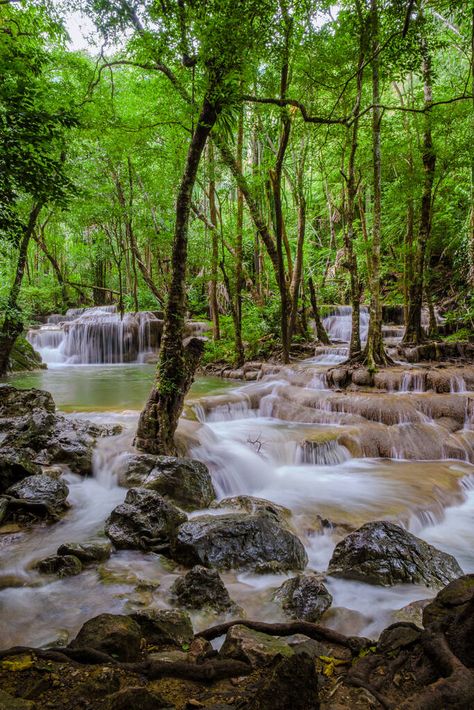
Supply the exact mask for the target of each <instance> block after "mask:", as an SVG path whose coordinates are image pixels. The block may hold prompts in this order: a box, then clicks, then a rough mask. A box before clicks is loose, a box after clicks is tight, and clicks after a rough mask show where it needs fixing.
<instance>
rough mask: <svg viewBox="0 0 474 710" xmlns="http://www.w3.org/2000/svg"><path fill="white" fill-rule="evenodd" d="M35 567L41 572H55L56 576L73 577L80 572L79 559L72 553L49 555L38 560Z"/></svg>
mask: <svg viewBox="0 0 474 710" xmlns="http://www.w3.org/2000/svg"><path fill="white" fill-rule="evenodd" d="M36 569H37V570H38V571H39V572H42V573H43V574H56V575H57V576H58V577H73V576H74V575H76V574H80V573H81V572H82V564H81V561H80V560H79V559H78V558H77V557H75V556H74V555H51V556H50V557H45V559H44V560H40V561H39V562H38V563H37V565H36Z"/></svg>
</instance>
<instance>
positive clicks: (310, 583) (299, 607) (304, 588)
mask: <svg viewBox="0 0 474 710" xmlns="http://www.w3.org/2000/svg"><path fill="white" fill-rule="evenodd" d="M274 598H275V600H276V601H278V602H280V603H281V606H282V608H283V610H284V611H285V613H286V614H287V615H288V616H289V617H290V618H292V619H301V620H303V621H312V622H316V621H319V619H320V618H321V616H322V615H323V614H324V612H325V611H327V609H329V607H330V606H331V604H332V596H331V595H330V594H329V592H328V590H327V589H326V587H325V586H324V584H323V583H322V582H321V581H320V579H318V577H317V576H316V575H312V574H300V575H298V576H297V577H292V579H288V580H287V581H286V582H284V583H283V584H282V585H281V587H279V588H278V589H277V591H276V592H275V595H274Z"/></svg>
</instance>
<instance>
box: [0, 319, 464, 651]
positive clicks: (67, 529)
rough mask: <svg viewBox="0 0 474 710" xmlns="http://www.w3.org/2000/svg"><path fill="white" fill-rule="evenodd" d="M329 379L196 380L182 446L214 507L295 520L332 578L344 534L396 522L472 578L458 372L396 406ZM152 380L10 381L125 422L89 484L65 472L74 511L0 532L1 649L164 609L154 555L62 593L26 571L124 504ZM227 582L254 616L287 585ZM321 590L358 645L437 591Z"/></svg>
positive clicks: (64, 375) (145, 373)
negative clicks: (250, 498) (240, 500)
mask: <svg viewBox="0 0 474 710" xmlns="http://www.w3.org/2000/svg"><path fill="white" fill-rule="evenodd" d="M73 322H74V321H73ZM53 325H54V324H53ZM324 355H325V353H319V357H321V359H322V360H324ZM326 356H327V357H331V353H326ZM317 357H318V354H317V355H316V358H317ZM326 369H327V367H325V366H324V365H322V364H321V361H317V360H316V361H315V360H314V359H313V360H309V361H306V362H305V363H303V364H302V365H301V366H299V367H293V368H288V370H286V371H285V370H282V371H280V373H278V374H277V375H272V376H266V377H264V378H263V380H262V381H259V382H256V383H251V384H242V385H238V384H236V383H235V382H234V383H230V382H229V381H225V380H220V379H216V378H199V379H197V381H196V383H195V384H194V386H193V389H192V391H191V393H190V395H189V397H188V401H187V405H186V409H185V413H184V416H183V422H182V424H183V426H182V427H181V437H182V439H183V440H184V441H186V442H187V446H188V451H189V453H190V455H191V456H194V457H196V458H198V459H200V460H202V461H204V462H205V463H206V464H207V466H208V467H209V469H210V471H211V474H212V476H213V480H214V484H215V488H216V491H217V494H218V498H219V499H222V498H225V497H229V496H233V495H239V494H249V495H254V496H258V497H262V498H267V499H269V500H272V501H274V502H275V503H279V504H282V505H284V506H286V507H287V508H290V509H291V511H292V514H293V516H292V524H293V526H294V528H295V531H296V532H297V534H298V535H299V536H300V538H301V540H302V541H303V543H304V545H305V547H306V550H307V552H308V557H309V565H308V568H309V569H312V570H318V571H324V570H325V569H326V567H327V564H328V561H329V559H330V556H331V554H332V551H333V549H334V546H335V544H336V543H337V541H338V540H340V539H341V538H342V537H343V536H344V535H345V534H347V531H348V530H350V529H353V528H354V527H357V526H359V525H361V524H363V523H365V522H367V521H369V520H378V519H391V520H395V521H398V522H399V523H400V524H402V525H404V526H406V527H407V528H408V529H410V530H412V531H413V532H414V533H415V534H417V535H419V536H420V537H422V538H423V539H425V540H427V541H429V542H431V543H432V544H435V545H436V546H437V547H439V548H440V549H443V550H446V551H448V552H450V553H451V554H453V555H455V556H456V557H457V559H458V561H459V562H460V564H461V565H462V567H463V569H464V570H465V571H466V572H471V571H474V525H473V523H474V488H473V481H474V466H473V465H472V461H473V460H474V448H473V447H474V402H473V398H472V394H470V393H469V388H468V387H467V386H466V382H465V381H464V379H462V375H461V374H455V375H453V378H454V379H453V380H452V386H451V393H449V392H448V393H447V394H445V395H438V394H435V393H430V392H426V387H425V385H426V379H423V378H421V379H418V378H417V376H416V374H415V376H414V377H408V379H406V380H402V379H401V382H402V386H401V387H398V388H397V389H399V390H401V391H394V392H393V393H387V392H383V393H380V392H371V393H358V392H351V393H337V392H334V391H330V390H328V388H327V380H326V374H325V373H326ZM153 376H154V368H153V367H152V366H150V365H146V364H142V365H139V364H128V365H119V364H115V365H114V364H102V365H90V364H89V365H87V364H86V365H80V366H79V365H76V366H74V365H70V364H69V365H68V364H67V363H64V364H63V365H62V366H61V367H56V368H54V369H50V370H44V371H39V372H34V373H27V374H21V375H16V376H11V377H10V378H9V381H11V382H12V383H14V384H16V385H17V386H19V387H40V388H43V389H46V390H49V391H50V392H51V393H52V395H53V397H54V399H55V401H56V403H57V406H58V408H60V409H61V410H63V411H65V412H67V416H70V415H71V414H72V413H73V412H74V413H75V416H81V417H87V418H89V419H94V420H96V421H98V422H108V423H110V422H119V423H121V424H122V425H123V432H122V433H121V434H120V435H118V436H116V437H111V438H105V439H101V440H99V443H98V446H97V449H96V452H95V455H94V475H93V477H91V478H87V479H82V478H80V477H78V476H76V475H74V474H72V473H70V472H69V471H67V470H66V471H65V474H64V475H65V478H66V480H67V482H68V485H69V488H70V495H69V502H70V503H71V507H70V509H69V510H68V512H67V514H66V515H65V517H64V518H63V519H62V520H61V521H60V522H58V523H56V524H54V525H49V526H47V525H44V526H41V525H39V526H35V527H34V529H32V530H31V531H26V532H25V531H23V532H22V531H20V530H15V529H14V528H13V529H8V528H7V529H6V530H2V529H0V533H3V534H0V589H2V587H3V589H2V591H0V614H1V618H2V622H3V625H2V638H1V646H3V647H6V646H10V645H14V644H15V645H16V644H41V645H45V644H51V643H55V642H58V641H59V642H60V643H65V642H67V640H68V639H70V638H71V636H72V635H74V634H75V633H76V632H77V630H78V628H79V627H80V626H81V624H82V623H83V622H84V621H85V620H87V619H88V618H90V617H92V616H94V615H95V614H98V613H100V612H104V611H111V612H115V613H119V612H122V611H125V612H127V611H131V610H134V609H137V608H140V607H144V606H145V607H147V606H155V607H167V606H168V604H169V601H168V591H169V589H170V586H171V584H172V583H173V581H174V580H175V579H176V577H177V575H178V574H180V573H182V571H183V570H182V569H180V568H177V567H176V566H175V565H174V564H172V563H170V562H169V561H167V560H165V559H164V558H162V557H161V556H159V555H155V554H147V555H145V554H142V553H139V552H131V551H130V552H128V551H121V552H118V553H114V554H113V555H112V557H111V558H110V560H108V561H107V562H105V563H103V564H101V565H99V567H98V568H97V569H88V570H86V571H84V572H83V573H82V574H81V575H80V576H79V577H74V578H69V579H63V580H57V579H54V580H52V579H51V578H48V577H44V576H41V575H39V574H38V573H37V572H35V571H34V569H33V565H34V563H35V562H36V561H37V560H39V559H41V558H43V557H46V556H47V555H49V554H52V553H54V552H55V550H56V549H57V547H58V546H59V544H61V543H63V542H69V541H86V540H97V539H103V525H104V520H105V519H106V517H107V516H108V514H109V513H110V511H111V510H112V509H113V508H114V507H115V506H116V505H117V504H118V503H120V502H121V501H123V499H124V497H125V493H126V491H125V489H123V488H121V487H120V486H119V485H118V483H117V472H118V471H119V470H120V465H121V462H122V461H123V458H124V456H125V455H126V454H127V452H129V451H131V450H132V439H133V432H134V429H135V427H136V422H137V418H138V413H139V410H140V408H141V407H142V405H143V402H144V401H145V398H146V396H147V394H148V391H149V388H150V385H151V383H152V380H153ZM420 390H422V391H420ZM456 417H457V419H456ZM453 418H454V419H456V421H457V422H458V424H452V425H451V431H449V427H447V426H445V425H444V424H443V422H444V420H446V419H449V421H452V420H453V421H454V419H453ZM463 422H464V424H463ZM455 427H457V429H459V430H461V429H462V431H457V430H456V431H455V430H454V429H455ZM463 427H464V428H463ZM441 437H444V438H443V443H442V445H439V446H438V444H437V442H438V441H439V440H440V438H441ZM375 440H377V442H378V443H377V446H378V449H377V451H378V454H376V455H373V453H372V454H371V451H372V449H371V447H372V446H373V442H374V441H375ZM437 446H438V448H436V447H437ZM384 447H385V449H386V450H385V453H380V452H381V451H382V449H383V448H384ZM443 447H444V448H443ZM433 451H434V452H436V456H433V454H432V452H433ZM430 452H431V454H430ZM471 453H472V456H471ZM381 456H383V458H381ZM430 459H434V460H430ZM195 514H199V513H195ZM223 578H224V581H225V583H226V585H227V586H228V589H229V592H230V594H231V597H233V598H234V599H235V601H236V602H237V603H238V604H240V605H241V606H242V607H243V608H244V609H245V611H246V613H247V615H248V617H250V618H252V617H257V618H260V619H266V620H278V619H282V618H283V617H282V612H281V610H280V609H279V607H278V606H277V605H276V603H275V602H273V601H272V594H273V590H274V588H275V587H277V586H279V585H280V584H281V583H282V582H283V581H284V580H285V579H286V578H287V576H286V575H253V574H249V573H225V574H224V575H223ZM327 586H328V588H329V590H330V592H331V594H332V595H333V597H334V602H333V609H332V610H330V612H328V617H327V618H326V619H325V620H324V623H327V624H328V625H331V626H332V627H334V628H337V629H339V630H341V631H343V632H345V633H361V634H364V635H368V636H376V635H377V634H378V633H379V632H380V630H381V629H382V628H384V626H386V625H387V624H388V623H391V622H392V621H393V619H394V617H393V614H394V612H395V611H396V610H398V609H400V608H401V607H403V606H405V605H406V604H408V603H410V602H412V601H415V600H417V599H424V598H427V597H431V596H433V595H434V593H435V591H434V590H432V589H426V588H424V587H420V586H417V585H399V586H397V587H394V588H391V589H384V588H379V587H375V586H371V585H366V584H362V583H356V582H348V581H343V580H337V579H332V578H328V581H327ZM193 621H194V623H195V625H196V627H197V628H199V627H203V626H205V625H207V624H209V623H212V622H213V619H212V618H211V617H209V616H206V615H205V614H194V615H193Z"/></svg>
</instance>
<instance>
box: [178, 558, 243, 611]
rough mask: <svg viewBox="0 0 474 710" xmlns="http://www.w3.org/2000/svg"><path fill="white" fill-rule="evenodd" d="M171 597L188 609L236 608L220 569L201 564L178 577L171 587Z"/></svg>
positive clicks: (220, 609) (219, 609)
mask: <svg viewBox="0 0 474 710" xmlns="http://www.w3.org/2000/svg"><path fill="white" fill-rule="evenodd" d="M171 598H172V600H173V602H175V603H176V604H178V606H182V607H185V608H187V609H205V608H209V609H212V610H213V611H216V612H226V611H230V610H232V609H235V608H236V605H235V603H234V602H233V601H232V599H231V598H230V596H229V592H228V591H227V589H226V587H225V585H224V582H223V581H222V579H221V578H220V576H219V573H218V571H217V570H215V569H207V568H206V567H201V566H200V565H197V566H196V567H193V568H192V569H191V570H190V571H189V572H188V573H187V574H185V575H184V577H178V579H177V580H176V581H175V582H174V584H173V586H172V587H171Z"/></svg>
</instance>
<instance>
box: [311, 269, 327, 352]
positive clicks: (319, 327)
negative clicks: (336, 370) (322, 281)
mask: <svg viewBox="0 0 474 710" xmlns="http://www.w3.org/2000/svg"><path fill="white" fill-rule="evenodd" d="M308 289H309V298H310V301H311V310H312V311H313V318H314V324H315V326H316V335H317V338H318V340H319V342H320V343H322V344H323V345H331V341H330V340H329V336H328V334H327V333H326V329H325V327H324V325H323V321H322V320H321V314H320V312H319V306H318V301H317V298H316V291H315V290H314V284H313V279H312V278H311V277H309V279H308Z"/></svg>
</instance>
